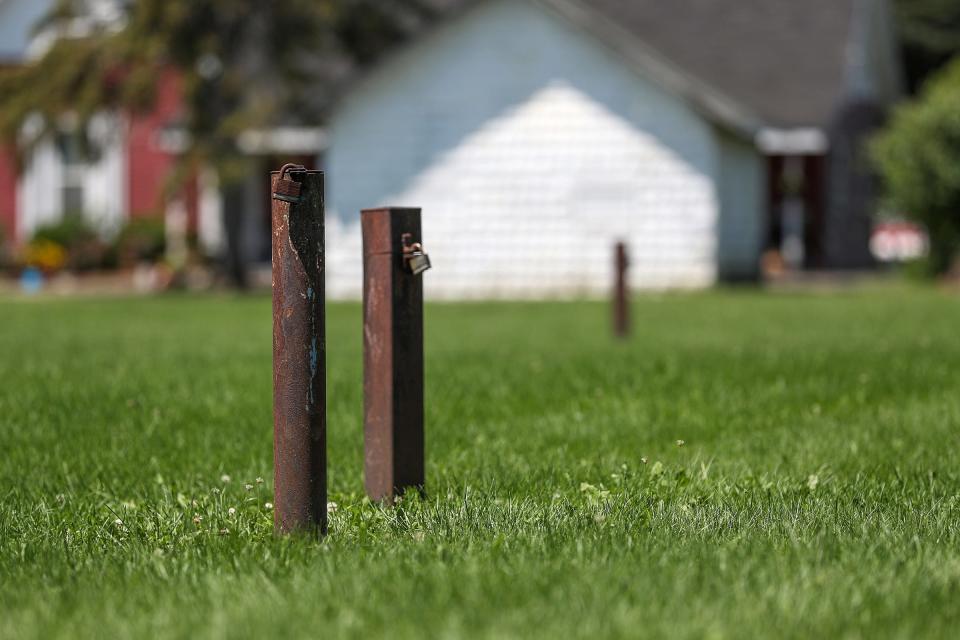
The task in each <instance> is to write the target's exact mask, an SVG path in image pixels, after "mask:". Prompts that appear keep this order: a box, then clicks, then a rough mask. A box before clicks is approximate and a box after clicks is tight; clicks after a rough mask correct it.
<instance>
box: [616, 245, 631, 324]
mask: <svg viewBox="0 0 960 640" xmlns="http://www.w3.org/2000/svg"><path fill="white" fill-rule="evenodd" d="M629 266H630V261H629V259H628V258H627V245H626V244H624V243H623V242H618V243H617V244H616V246H615V248H614V272H615V275H614V278H615V282H614V287H613V334H614V335H615V336H616V337H618V338H626V337H627V336H628V335H629V334H630V300H629V292H628V291H627V269H628V268H629Z"/></svg>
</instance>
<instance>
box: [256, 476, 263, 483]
mask: <svg viewBox="0 0 960 640" xmlns="http://www.w3.org/2000/svg"><path fill="white" fill-rule="evenodd" d="M257 484H263V478H261V477H260V476H257Z"/></svg>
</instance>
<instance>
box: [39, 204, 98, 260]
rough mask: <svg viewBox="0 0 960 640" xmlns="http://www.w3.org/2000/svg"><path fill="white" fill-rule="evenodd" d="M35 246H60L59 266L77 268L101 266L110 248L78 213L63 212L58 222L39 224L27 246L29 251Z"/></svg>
mask: <svg viewBox="0 0 960 640" xmlns="http://www.w3.org/2000/svg"><path fill="white" fill-rule="evenodd" d="M35 247H60V248H62V250H63V252H64V254H65V259H64V262H63V265H62V266H64V267H66V268H67V269H73V270H77V271H83V270H87V269H98V268H101V267H103V266H104V263H105V261H106V258H107V253H108V249H109V247H108V246H107V243H105V242H104V241H103V239H102V238H101V237H100V235H99V234H98V233H97V231H96V230H95V229H94V228H93V227H91V226H90V225H89V224H88V223H87V222H86V220H84V218H83V216H81V215H79V214H69V215H65V216H64V217H63V218H62V219H61V220H60V221H59V222H55V223H53V224H48V225H43V226H41V227H38V228H37V230H36V231H34V233H33V237H32V238H31V239H30V243H29V245H28V246H27V250H28V253H29V252H30V251H31V250H32V248H35Z"/></svg>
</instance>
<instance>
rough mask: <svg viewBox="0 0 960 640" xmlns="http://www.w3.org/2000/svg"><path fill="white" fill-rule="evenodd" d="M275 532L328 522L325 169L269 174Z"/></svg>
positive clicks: (319, 528) (320, 528)
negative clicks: (271, 233) (271, 257)
mask: <svg viewBox="0 0 960 640" xmlns="http://www.w3.org/2000/svg"><path fill="white" fill-rule="evenodd" d="M270 193H271V194H272V195H273V199H272V200H271V202H272V205H273V206H272V212H271V213H272V216H271V219H272V230H273V464H274V492H275V498H274V508H275V512H274V529H275V530H276V532H277V533H289V532H292V531H299V530H306V531H313V532H317V533H320V534H323V533H326V530H327V424H326V406H327V399H326V344H325V340H324V335H325V332H324V287H323V271H324V246H323V172H321V171H307V170H306V169H304V168H303V167H300V166H295V165H285V166H284V168H283V169H282V170H281V171H274V172H273V173H271V175H270Z"/></svg>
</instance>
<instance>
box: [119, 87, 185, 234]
mask: <svg viewBox="0 0 960 640" xmlns="http://www.w3.org/2000/svg"><path fill="white" fill-rule="evenodd" d="M156 99H157V102H156V105H155V106H154V108H153V110H152V111H151V112H149V113H146V114H134V115H132V116H131V118H130V128H129V137H128V139H127V174H128V178H129V182H128V183H127V193H128V194H129V196H128V197H129V202H128V210H129V213H130V216H131V217H136V216H152V215H154V216H155V215H161V214H162V213H163V209H164V198H163V195H164V193H163V192H164V187H165V186H166V180H167V178H168V177H169V176H170V172H171V170H172V168H173V164H174V161H175V158H174V157H173V156H172V155H171V154H170V153H167V152H166V151H164V150H163V149H161V148H159V146H158V138H159V134H160V131H161V130H162V129H163V127H164V126H165V125H167V124H169V123H170V122H171V121H173V120H174V119H175V118H176V115H177V113H178V112H179V110H180V80H179V78H178V77H177V75H176V74H175V73H174V72H173V71H169V70H167V71H163V72H161V73H160V74H159V80H158V85H157V95H156Z"/></svg>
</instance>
